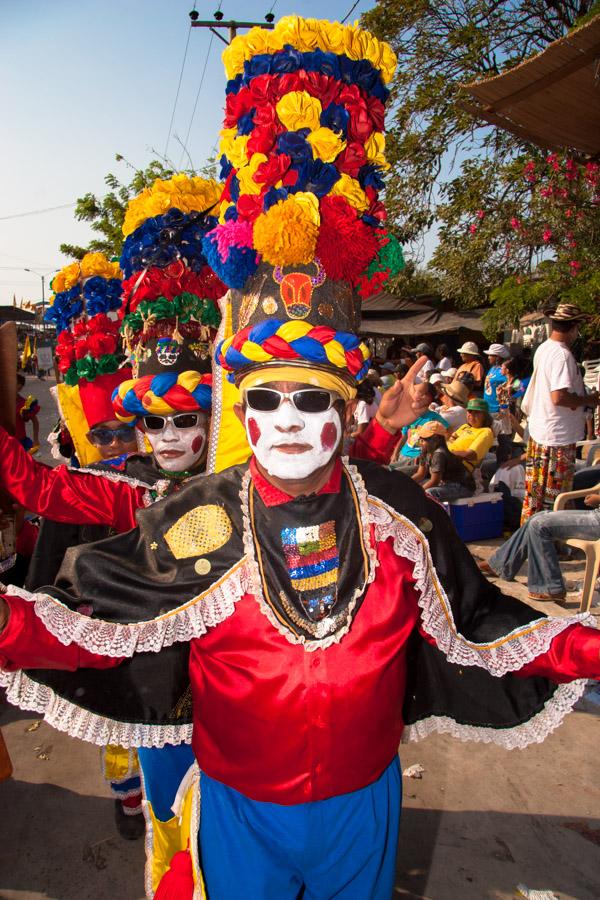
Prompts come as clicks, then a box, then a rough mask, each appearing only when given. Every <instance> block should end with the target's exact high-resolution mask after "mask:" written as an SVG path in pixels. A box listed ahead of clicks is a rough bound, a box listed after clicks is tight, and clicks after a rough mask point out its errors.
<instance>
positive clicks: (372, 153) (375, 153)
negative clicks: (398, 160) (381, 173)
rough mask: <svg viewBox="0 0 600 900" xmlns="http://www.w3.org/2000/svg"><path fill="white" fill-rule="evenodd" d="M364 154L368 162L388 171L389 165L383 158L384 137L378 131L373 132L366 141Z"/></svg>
mask: <svg viewBox="0 0 600 900" xmlns="http://www.w3.org/2000/svg"><path fill="white" fill-rule="evenodd" d="M365 154H366V157H367V159H368V160H369V162H372V163H376V165H378V166H381V168H382V169H389V167H390V164H389V162H388V161H387V159H386V158H385V136H384V135H383V134H382V133H381V132H380V131H374V132H373V134H371V135H370V137H369V138H368V139H367V141H366V143H365Z"/></svg>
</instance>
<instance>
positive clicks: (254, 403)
mask: <svg viewBox="0 0 600 900" xmlns="http://www.w3.org/2000/svg"><path fill="white" fill-rule="evenodd" d="M245 398H246V403H247V405H248V406H249V407H250V409H253V410H255V411H256V412H275V410H276V409H279V407H280V406H281V404H282V402H283V401H284V400H289V401H290V402H291V403H293V405H294V406H295V407H296V409H297V410H299V411H300V412H304V413H322V412H325V411H326V410H328V409H329V408H330V407H331V406H333V404H334V403H335V402H336V400H339V399H340V398H339V397H338V396H337V395H336V394H331V393H330V392H329V391H324V390H319V389H315V388H305V389H303V390H300V391H292V392H291V393H289V394H288V393H285V392H284V391H276V390H274V389H273V388H249V389H248V390H247V391H246V393H245Z"/></svg>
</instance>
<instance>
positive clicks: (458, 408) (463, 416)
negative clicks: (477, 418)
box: [436, 381, 469, 434]
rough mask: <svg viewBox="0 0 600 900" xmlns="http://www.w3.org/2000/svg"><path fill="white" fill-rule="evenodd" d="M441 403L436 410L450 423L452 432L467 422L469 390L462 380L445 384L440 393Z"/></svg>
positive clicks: (449, 426) (449, 428)
mask: <svg viewBox="0 0 600 900" xmlns="http://www.w3.org/2000/svg"><path fill="white" fill-rule="evenodd" d="M440 400H441V403H440V405H439V406H438V407H437V409H436V412H438V413H439V414H440V416H443V418H444V419H445V420H446V422H447V423H448V432H449V433H450V434H452V432H453V431H456V429H457V428H460V426H461V425H466V424H467V403H468V401H469V391H468V389H467V387H466V386H465V385H464V384H463V383H462V382H461V381H452V382H450V384H443V385H442V388H441V393H440Z"/></svg>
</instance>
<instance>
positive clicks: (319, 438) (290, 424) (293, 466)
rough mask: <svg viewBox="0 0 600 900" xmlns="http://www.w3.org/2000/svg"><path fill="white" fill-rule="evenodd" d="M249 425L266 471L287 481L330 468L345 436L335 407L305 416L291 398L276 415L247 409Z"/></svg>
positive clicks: (249, 437)
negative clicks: (328, 464)
mask: <svg viewBox="0 0 600 900" xmlns="http://www.w3.org/2000/svg"><path fill="white" fill-rule="evenodd" d="M245 425H246V433H247V435H248V441H249V442H250V446H251V447H252V449H253V451H254V454H255V456H256V458H257V460H258V461H259V463H260V464H261V466H262V467H263V469H264V470H265V471H266V472H268V473H269V475H273V476H274V477H275V478H280V479H282V480H283V481H297V480H298V479H302V478H307V477H308V476H309V475H312V473H313V472H315V471H316V470H317V469H320V468H322V467H323V466H325V465H327V463H328V462H329V461H330V459H331V458H332V456H333V455H334V453H335V451H336V449H337V446H338V444H339V442H340V438H341V435H342V423H341V420H340V414H339V412H338V411H337V409H336V408H335V407H334V406H332V407H330V409H328V410H326V411H325V412H322V413H305V412H300V410H298V409H296V407H295V406H294V404H293V403H292V401H291V399H289V398H285V399H284V400H283V402H282V403H281V404H280V406H279V409H276V410H274V411H273V412H259V411H257V410H254V409H250V408H249V407H247V408H246V419H245Z"/></svg>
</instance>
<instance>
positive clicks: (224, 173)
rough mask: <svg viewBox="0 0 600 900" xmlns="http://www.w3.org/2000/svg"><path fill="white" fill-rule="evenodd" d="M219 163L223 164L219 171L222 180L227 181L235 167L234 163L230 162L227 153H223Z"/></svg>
mask: <svg viewBox="0 0 600 900" xmlns="http://www.w3.org/2000/svg"><path fill="white" fill-rule="evenodd" d="M219 165H220V166H221V170H220V172H219V178H220V179H221V181H226V180H227V176H228V175H229V173H230V172H231V170H232V169H233V165H232V164H231V163H230V162H229V160H228V159H227V157H226V156H225V154H223V155H222V157H221V159H220V160H219Z"/></svg>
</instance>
